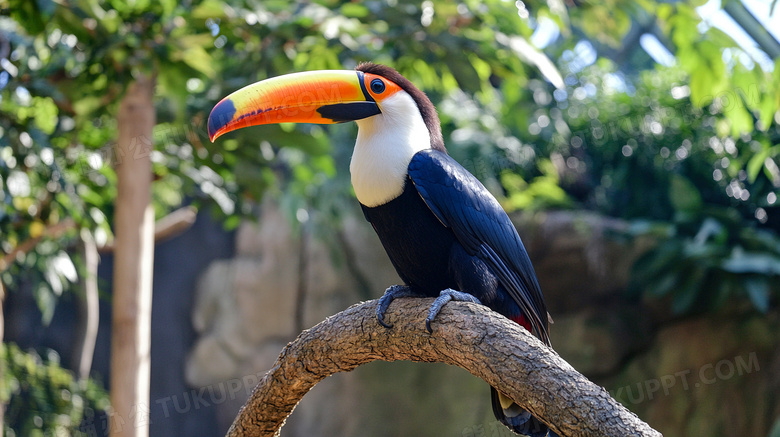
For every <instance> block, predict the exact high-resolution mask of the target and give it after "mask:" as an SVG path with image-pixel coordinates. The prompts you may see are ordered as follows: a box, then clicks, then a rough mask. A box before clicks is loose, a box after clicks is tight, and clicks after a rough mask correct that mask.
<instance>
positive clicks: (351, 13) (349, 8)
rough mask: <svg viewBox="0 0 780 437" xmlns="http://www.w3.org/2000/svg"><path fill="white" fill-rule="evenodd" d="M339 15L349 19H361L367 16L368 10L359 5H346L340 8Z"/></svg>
mask: <svg viewBox="0 0 780 437" xmlns="http://www.w3.org/2000/svg"><path fill="white" fill-rule="evenodd" d="M341 15H343V16H345V17H351V18H363V17H365V16H367V15H368V8H367V7H365V6H363V5H361V4H360V3H346V4H344V5H343V6H342V7H341Z"/></svg>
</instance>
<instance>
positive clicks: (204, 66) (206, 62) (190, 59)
mask: <svg viewBox="0 0 780 437" xmlns="http://www.w3.org/2000/svg"><path fill="white" fill-rule="evenodd" d="M180 59H181V60H182V61H183V62H184V63H185V64H187V65H189V66H190V67H192V68H193V69H195V70H197V71H198V72H200V73H203V74H204V75H205V76H207V77H214V75H215V73H216V71H215V70H214V64H213V63H212V59H211V55H209V54H208V52H207V51H206V50H205V49H204V48H203V47H200V46H192V47H190V48H188V49H185V50H184V51H183V52H182V53H181V57H180ZM181 86H182V87H184V84H182V85H181Z"/></svg>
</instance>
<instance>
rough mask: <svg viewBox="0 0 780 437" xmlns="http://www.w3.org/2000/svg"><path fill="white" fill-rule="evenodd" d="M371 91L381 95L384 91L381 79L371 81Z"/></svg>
mask: <svg viewBox="0 0 780 437" xmlns="http://www.w3.org/2000/svg"><path fill="white" fill-rule="evenodd" d="M371 91H373V92H374V93H376V94H382V93H383V92H384V91H385V83H384V82H382V79H374V80H372V81H371Z"/></svg>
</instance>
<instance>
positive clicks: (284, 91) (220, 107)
mask: <svg viewBox="0 0 780 437" xmlns="http://www.w3.org/2000/svg"><path fill="white" fill-rule="evenodd" d="M368 76H370V77H368ZM377 77H378V76H375V75H372V74H368V73H363V72H360V71H346V70H332V71H330V70H328V71H308V72H304V73H293V74H288V75H284V76H279V77H274V78H271V79H266V80H262V81H260V82H257V83H254V84H252V85H249V86H247V87H244V88H242V89H240V90H238V91H236V92H234V93H233V94H231V95H229V96H227V97H225V98H224V99H222V100H221V101H220V102H219V103H217V105H216V106H214V109H212V110H211V114H210V115H209V121H208V129H209V138H210V139H211V141H214V140H215V139H216V138H218V137H219V136H221V135H223V134H225V133H227V132H230V131H233V130H236V129H240V128H242V127H248V126H254V125H259V124H274V123H318V124H330V123H342V122H345V121H352V120H360V119H362V118H366V117H370V116H372V115H376V114H379V113H380V110H379V106H378V105H377V103H376V101H375V99H374V97H373V96H372V94H374V93H372V92H369V88H370V86H371V85H370V81H372V80H374V79H376V78H377ZM367 83H368V85H367ZM390 84H392V82H390ZM392 85H395V84H392Z"/></svg>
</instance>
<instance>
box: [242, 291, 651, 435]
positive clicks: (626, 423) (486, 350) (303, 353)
mask: <svg viewBox="0 0 780 437" xmlns="http://www.w3.org/2000/svg"><path fill="white" fill-rule="evenodd" d="M431 303H432V299H399V300H396V301H394V302H393V304H392V305H391V306H390V310H389V311H388V313H387V317H386V320H388V321H389V322H390V323H393V324H394V327H393V328H392V329H386V328H384V327H382V326H380V325H379V324H378V323H377V321H376V316H375V313H374V311H375V309H376V304H377V301H368V302H364V303H361V304H357V305H354V306H352V307H350V308H348V309H346V310H345V311H342V312H341V313H338V314H336V315H334V316H331V317H329V318H327V319H326V320H324V321H323V322H321V323H319V324H318V325H316V326H314V327H313V328H311V329H308V330H306V331H303V332H302V333H301V334H300V335H299V336H298V338H297V339H296V340H295V341H293V342H292V343H290V344H288V345H287V346H286V347H285V348H284V350H283V351H282V353H281V355H280V356H279V358H278V359H277V361H276V363H275V364H274V365H273V367H272V368H271V370H269V371H268V373H267V374H266V375H265V376H264V377H263V379H262V380H261V381H260V383H259V384H258V386H257V387H256V388H255V391H254V392H253V393H252V396H251V397H250V398H249V400H248V401H247V403H246V404H245V405H244V406H243V407H242V409H241V411H240V412H239V414H238V416H237V417H236V419H235V421H234V422H233V425H232V426H231V427H230V430H229V431H228V433H227V436H228V437H239V436H242V437H243V436H273V435H278V433H279V430H280V428H281V427H282V425H283V424H284V421H285V420H286V418H287V416H288V415H289V414H290V413H291V412H292V410H293V408H295V405H296V404H297V403H298V402H299V401H300V400H301V398H303V396H304V395H305V394H306V393H307V392H308V391H309V390H310V389H311V388H312V387H314V385H316V384H317V383H318V382H319V381H321V380H322V379H324V378H325V377H327V376H329V375H331V374H333V373H337V372H348V371H351V370H353V369H355V368H356V367H358V366H359V365H361V364H365V363H368V362H371V361H375V360H383V361H396V360H410V361H420V362H442V363H447V364H451V365H455V366H458V367H461V368H463V369H466V370H468V371H469V372H471V373H472V374H473V375H475V376H477V377H479V378H482V379H483V380H485V381H487V382H488V383H489V384H491V385H492V386H494V387H500V388H501V391H502V392H504V393H505V394H506V395H507V396H509V397H511V398H512V399H514V400H515V402H517V403H518V404H519V405H520V406H522V407H524V408H526V409H527V410H528V411H530V412H531V413H532V414H533V415H534V416H536V417H538V418H540V419H541V420H543V421H544V422H545V423H547V424H548V425H550V427H551V428H552V429H553V430H554V431H556V432H557V433H558V434H559V435H561V436H620V437H626V436H660V435H661V434H660V433H659V432H658V431H655V430H653V429H652V428H650V426H649V425H647V424H646V423H644V422H643V421H641V420H640V419H639V418H638V417H637V416H636V415H634V414H633V413H631V412H630V411H628V410H627V409H626V408H625V407H623V406H622V405H621V404H619V403H618V402H617V401H615V400H614V399H612V398H611V397H610V395H609V394H608V393H607V391H606V390H604V388H602V387H599V386H597V385H595V384H593V383H592V382H590V381H589V380H588V379H587V378H585V377H584V376H583V375H582V374H580V373H579V372H577V371H576V370H574V368H572V367H571V366H570V365H569V364H568V363H567V362H566V361H564V360H563V359H562V358H561V357H560V356H558V354H556V353H555V352H553V351H552V350H550V349H549V348H547V347H546V346H544V345H543V344H542V343H541V342H540V341H539V340H538V339H536V338H535V337H533V336H532V335H530V334H529V333H528V332H527V331H525V330H524V329H523V328H522V327H520V326H519V325H517V324H516V323H513V322H511V321H509V320H508V319H506V318H505V317H503V316H501V315H499V314H498V313H495V312H493V311H491V310H489V309H488V308H486V307H483V306H480V305H474V304H468V303H461V302H451V303H449V304H447V305H446V306H445V307H444V310H442V312H441V313H440V314H439V315H438V316H437V319H436V321H435V322H434V324H433V334H432V335H431V334H428V332H427V331H426V330H425V327H424V326H425V325H424V320H425V317H426V316H427V311H428V306H429V305H430V304H431ZM344 414H347V412H345V413H344Z"/></svg>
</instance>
